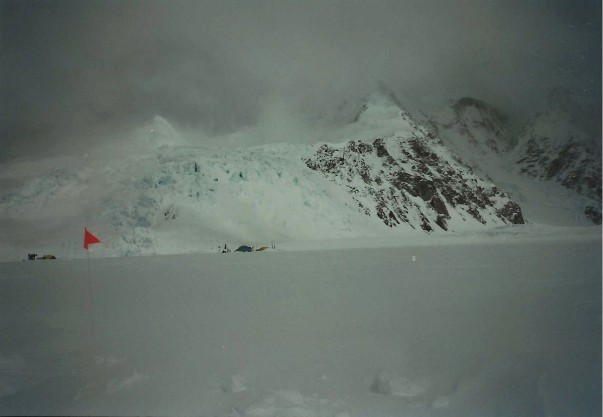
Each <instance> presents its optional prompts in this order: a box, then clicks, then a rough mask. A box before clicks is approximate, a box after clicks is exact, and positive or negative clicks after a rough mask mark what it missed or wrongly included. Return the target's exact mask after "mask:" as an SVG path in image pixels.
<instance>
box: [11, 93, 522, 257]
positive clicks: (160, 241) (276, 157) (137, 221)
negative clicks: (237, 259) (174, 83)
mask: <svg viewBox="0 0 603 417" xmlns="http://www.w3.org/2000/svg"><path fill="white" fill-rule="evenodd" d="M371 100H372V101H369V102H367V106H365V107H366V108H365V109H364V111H363V112H362V113H361V114H360V115H359V117H358V119H357V121H356V122H355V123H353V124H352V125H350V126H347V127H346V128H344V129H342V130H341V132H340V133H341V134H342V135H344V136H347V135H349V134H350V133H352V132H353V133H355V134H357V135H358V136H356V138H357V140H350V141H347V140H346V141H343V142H342V143H339V144H319V145H287V144H271V145H266V146H261V147H254V148H239V149H217V148H216V149H209V148H202V147H195V146H191V145H187V143H186V141H185V140H184V139H182V138H181V137H180V135H178V132H176V131H175V130H174V129H173V128H172V126H170V124H169V123H168V122H167V121H166V120H165V119H163V118H161V117H156V118H155V120H154V121H153V122H152V123H150V124H149V125H147V126H144V127H143V128H141V129H138V130H136V131H134V132H129V133H128V134H124V137H123V138H120V139H121V140H122V141H121V142H119V141H117V142H116V141H113V142H112V143H113V145H111V146H103V147H99V148H97V149H91V150H90V151H89V152H88V153H87V154H86V155H84V156H83V157H82V158H64V159H61V160H60V165H59V166H57V165H53V164H51V163H44V164H39V163H38V161H21V162H15V163H10V164H4V165H3V166H1V167H0V181H2V182H3V183H4V184H10V187H7V188H6V189H4V190H3V191H4V192H3V194H2V195H0V219H1V220H0V221H1V223H2V225H1V226H2V229H3V231H5V233H3V236H2V239H0V240H1V242H0V249H1V251H2V252H3V254H4V257H5V258H7V257H8V258H13V259H15V258H22V257H23V256H24V253H27V252H30V251H31V252H34V251H35V252H37V253H38V254H42V252H51V253H54V254H55V255H58V256H63V257H66V256H71V253H72V252H74V247H75V245H76V243H75V242H78V243H77V246H79V241H80V235H81V230H82V228H83V226H84V225H87V226H88V227H89V228H90V229H91V230H92V231H94V232H95V233H96V234H97V235H98V236H99V238H100V239H101V241H102V242H103V245H98V246H92V247H91V250H92V251H93V253H94V252H95V251H96V252H97V253H98V254H99V255H108V256H115V255H117V256H123V255H137V254H154V253H183V252H197V251H204V252H207V251H218V248H219V246H221V245H223V244H224V243H229V245H230V246H231V247H232V246H235V245H238V244H250V245H269V244H270V242H271V241H273V242H284V241H292V240H311V239H336V238H349V237H360V236H364V237H367V236H371V237H377V236H388V235H392V234H398V235H400V234H401V233H402V234H403V235H408V234H409V233H410V234H411V235H412V234H414V233H421V234H422V233H424V231H432V230H449V231H455V230H464V229H476V228H477V229H480V228H483V227H485V226H486V227H487V226H500V225H504V224H511V223H522V216H521V211H520V209H519V207H518V206H517V205H516V204H515V203H513V202H512V201H511V200H510V199H509V198H508V197H507V196H505V195H504V194H503V193H501V192H500V191H499V190H498V189H497V188H496V186H495V185H494V184H492V183H491V182H489V181H487V180H484V179H481V178H479V177H478V176H477V175H475V174H474V173H473V172H472V171H471V169H470V168H468V167H466V166H465V165H463V164H462V162H461V161H460V160H458V159H456V158H455V157H454V156H453V155H452V154H451V153H450V152H449V151H448V150H447V149H446V148H445V147H444V146H443V145H442V143H441V142H440V141H439V140H438V139H437V138H435V137H433V136H432V135H431V134H429V133H428V132H427V130H426V129H425V128H423V127H422V126H420V125H419V124H418V123H417V122H415V121H414V120H413V119H412V118H411V117H410V116H409V115H408V114H407V113H405V112H402V111H401V110H400V108H399V107H398V106H397V105H396V104H395V103H393V102H391V101H389V100H388V99H386V98H383V97H379V96H377V97H376V98H372V99H371ZM388 132H389V134H390V136H389V137H384V136H379V137H378V138H376V136H374V135H375V134H377V133H379V134H383V133H388ZM348 139H351V138H349V137H348ZM115 143H120V145H119V146H117V145H115ZM339 154H341V155H342V156H341V157H339V156H338V155H339ZM330 164H335V165H334V166H333V169H329V168H328V167H329V166H330ZM24 172H30V174H28V176H27V178H26V179H24V177H23V173H24ZM31 172H36V174H33V175H32V174H31ZM394 225H399V227H397V228H391V227H390V226H394Z"/></svg>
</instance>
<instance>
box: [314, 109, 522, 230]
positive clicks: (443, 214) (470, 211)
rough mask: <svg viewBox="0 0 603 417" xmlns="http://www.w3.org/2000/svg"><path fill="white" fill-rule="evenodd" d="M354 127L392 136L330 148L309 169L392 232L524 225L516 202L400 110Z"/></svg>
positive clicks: (365, 118) (377, 113)
mask: <svg viewBox="0 0 603 417" xmlns="http://www.w3.org/2000/svg"><path fill="white" fill-rule="evenodd" d="M369 103H370V102H369ZM370 104H375V102H374V99H373V102H372V103H370ZM379 104H380V103H379ZM357 121H358V122H361V123H362V122H364V123H369V122H370V121H373V122H374V124H375V125H379V126H383V125H389V126H390V127H392V128H394V132H393V133H394V135H393V136H392V137H389V138H377V139H373V140H369V141H362V140H359V141H354V140H352V141H349V142H346V143H343V144H339V145H327V144H325V145H322V146H321V147H320V148H319V149H318V150H317V151H316V153H315V154H314V155H313V156H312V157H311V158H308V159H307V160H306V164H307V165H308V167H310V168H311V169H313V170H315V171H319V172H322V173H323V174H324V175H325V176H326V177H327V178H329V179H330V180H331V181H333V182H335V183H338V184H341V185H342V186H344V187H346V188H347V189H348V190H349V192H350V193H351V194H352V198H353V200H354V201H355V202H356V203H357V204H358V207H360V208H361V209H362V210H363V211H364V212H365V213H366V214H367V215H369V216H370V215H376V216H377V217H379V218H380V219H381V220H382V221H383V222H384V223H385V224H387V225H388V226H390V227H392V226H398V225H400V224H404V225H408V226H410V227H412V228H415V227H417V226H419V227H421V228H422V229H423V230H426V231H431V230H434V229H436V228H440V229H443V230H448V229H452V230H460V229H463V228H464V227H466V226H471V225H473V224H474V223H475V222H476V221H477V222H479V223H482V224H522V223H523V222H524V221H523V217H522V214H521V209H520V208H519V206H518V205H517V204H516V203H514V202H513V201H511V200H510V199H509V198H508V197H507V196H506V195H505V194H504V193H502V192H501V191H500V190H499V189H498V188H497V187H496V186H495V185H494V184H492V183H491V182H489V181H486V180H483V179H481V178H480V177H478V176H477V175H475V174H474V173H473V171H472V170H471V169H470V168H469V167H467V166H466V165H465V164H463V162H462V161H461V160H460V159H458V158H457V157H455V156H454V155H453V154H452V153H451V152H450V150H448V149H447V148H446V147H445V146H444V145H443V143H442V142H441V140H439V139H438V138H436V137H435V136H434V135H433V134H432V133H430V132H428V130H427V129H425V128H424V127H422V126H420V125H419V124H418V123H417V122H416V121H415V120H414V119H413V118H412V117H411V116H410V115H409V114H408V113H406V112H403V111H401V110H400V109H399V107H397V106H396V105H395V103H393V102H392V103H390V105H389V106H384V105H381V106H375V105H373V106H371V105H365V106H364V111H363V112H362V113H361V114H360V115H359V117H358V118H357ZM379 121H383V122H382V123H379Z"/></svg>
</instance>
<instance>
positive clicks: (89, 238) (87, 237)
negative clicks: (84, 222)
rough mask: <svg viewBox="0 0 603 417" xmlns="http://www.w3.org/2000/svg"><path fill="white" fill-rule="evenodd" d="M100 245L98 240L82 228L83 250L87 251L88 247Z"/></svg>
mask: <svg viewBox="0 0 603 417" xmlns="http://www.w3.org/2000/svg"><path fill="white" fill-rule="evenodd" d="M93 243H100V240H98V238H97V237H96V236H94V235H93V234H92V233H90V232H89V231H88V229H86V228H85V227H84V249H88V245H91V244H93Z"/></svg>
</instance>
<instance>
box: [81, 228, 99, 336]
mask: <svg viewBox="0 0 603 417" xmlns="http://www.w3.org/2000/svg"><path fill="white" fill-rule="evenodd" d="M94 243H100V240H99V239H98V238H97V237H96V236H94V235H93V234H92V233H90V232H89V231H88V229H86V228H85V227H84V249H86V255H87V259H88V261H87V263H88V300H89V303H88V304H89V306H90V339H92V338H93V337H94V302H93V301H92V278H91V277H90V251H89V250H88V245H91V244H94Z"/></svg>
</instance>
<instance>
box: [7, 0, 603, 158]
mask: <svg viewBox="0 0 603 417" xmlns="http://www.w3.org/2000/svg"><path fill="white" fill-rule="evenodd" d="M0 31H1V32H0V42H1V43H0V48H1V50H0V54H1V56H2V59H1V60H0V104H1V110H2V111H1V112H0V145H1V148H0V160H8V159H11V158H14V157H20V156H28V155H35V154H40V153H44V154H46V153H63V152H72V151H73V150H75V149H84V148H86V146H87V145H88V144H89V143H91V142H93V141H98V140H100V139H99V138H103V137H107V136H111V135H107V132H114V130H112V129H119V128H121V127H123V126H127V125H134V126H135V125H140V124H141V123H144V122H147V121H148V120H151V119H152V118H153V117H154V116H155V115H156V114H159V115H161V116H162V117H165V118H166V119H167V120H169V121H170V123H172V124H173V125H174V126H176V127H177V128H178V129H179V130H180V131H183V132H189V135H190V136H191V137H193V138H194V140H195V141H197V143H198V144H199V145H203V144H204V143H206V142H207V143H209V142H210V139H209V138H213V139H212V140H211V143H212V145H215V144H220V143H221V140H220V139H216V138H219V137H223V135H226V134H229V133H232V132H235V131H239V130H241V129H242V128H245V127H247V126H260V129H259V130H258V132H259V133H258V136H259V139H258V138H256V139H257V140H258V141H259V142H262V140H263V138H265V139H266V141H274V139H273V138H274V137H275V136H280V135H281V133H280V132H282V131H283V130H284V129H283V127H286V128H287V129H286V130H287V131H288V132H289V133H288V135H289V136H287V137H285V136H283V137H280V138H279V141H289V142H298V141H306V142H307V141H312V140H318V139H319V138H320V136H321V135H322V134H323V132H324V131H326V130H328V128H329V127H332V126H337V125H341V124H343V123H347V122H349V121H350V119H351V118H353V117H354V113H355V112H356V111H357V109H358V103H359V102H360V101H361V100H362V99H363V98H364V97H366V96H367V95H368V94H370V93H371V92H373V91H375V90H376V89H378V88H384V87H386V88H387V89H389V90H391V92H393V93H394V94H395V95H396V97H398V98H403V99H404V100H406V101H408V102H417V103H418V102H420V103H427V104H425V105H428V104H429V103H430V102H432V101H437V100H442V99H448V98H460V97H464V96H471V97H478V98H480V99H482V100H486V101H488V102H489V103H491V104H493V105H495V106H498V107H499V108H501V109H502V110H503V111H505V112H507V113H508V114H510V115H511V116H516V117H519V118H527V117H528V115H529V114H530V113H531V112H532V111H533V109H535V108H538V107H539V106H540V105H541V104H542V103H544V101H545V98H546V96H547V94H548V93H549V91H550V90H551V89H553V88H555V87H558V86H562V87H564V88H567V89H568V90H570V91H571V92H572V94H573V95H574V96H575V99H576V100H577V101H579V102H580V103H581V104H582V106H583V107H584V109H585V112H586V113H587V114H588V117H587V119H588V120H589V122H585V123H586V124H587V125H588V126H589V128H590V129H591V130H593V134H594V136H597V137H600V123H599V122H600V109H601V97H600V91H601V4H600V2H598V1H596V0H584V1H581V2H579V3H569V2H565V1H557V0H551V1H530V2H526V1H516V0H512V1H488V2H484V1H481V0H479V1H478V0H467V1H462V2H460V1H459V2H449V1H435V0H432V1H403V2H400V1H389V0H381V1H377V2H372V1H371V2H367V1H353V0H349V1H330V2H323V1H305V2H293V1H254V2H247V1H232V0H229V1H222V2H219V1H204V2H187V1H170V2H159V1H128V2H114V1H86V2H80V1H53V2H31V1H2V2H1V3H0ZM593 120H594V121H596V122H595V123H593V122H592V121H593ZM107 129H109V130H107ZM113 136H115V138H116V140H117V141H119V140H122V139H120V138H119V135H113ZM313 138H316V139H313Z"/></svg>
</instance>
